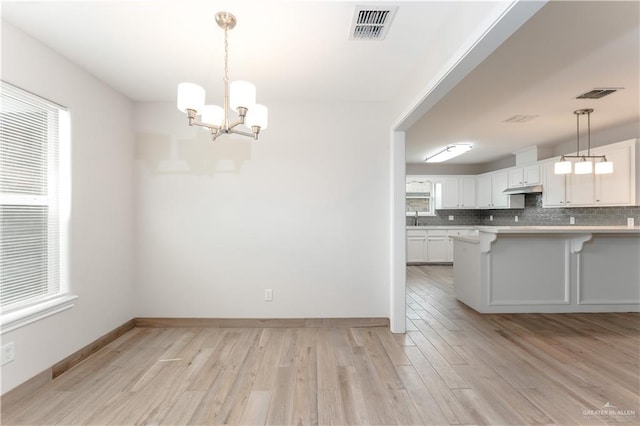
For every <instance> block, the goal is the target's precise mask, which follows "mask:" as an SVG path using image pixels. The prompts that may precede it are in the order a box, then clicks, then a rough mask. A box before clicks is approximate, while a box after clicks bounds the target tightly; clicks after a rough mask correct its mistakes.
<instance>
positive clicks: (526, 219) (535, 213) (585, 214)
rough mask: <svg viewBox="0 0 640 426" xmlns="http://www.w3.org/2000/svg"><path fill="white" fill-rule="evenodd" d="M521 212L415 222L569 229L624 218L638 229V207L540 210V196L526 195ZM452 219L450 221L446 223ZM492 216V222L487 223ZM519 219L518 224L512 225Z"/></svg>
mask: <svg viewBox="0 0 640 426" xmlns="http://www.w3.org/2000/svg"><path fill="white" fill-rule="evenodd" d="M524 200H525V202H524V209H508V210H502V209H500V210H436V216H423V217H419V218H418V225H420V226H447V225H489V226H504V225H510V226H518V225H521V226H525V225H529V226H531V225H551V226H553V225H556V226H559V225H569V224H570V218H571V217H573V218H574V219H575V224H576V225H626V224H627V218H629V217H632V218H634V221H635V224H636V225H640V207H638V206H634V207H573V208H543V207H542V194H526V195H525V199H524ZM449 216H453V220H449ZM490 216H493V220H490ZM515 216H518V222H516V221H515ZM414 220H415V219H414V218H413V217H407V225H408V226H412V225H414V224H415V223H414Z"/></svg>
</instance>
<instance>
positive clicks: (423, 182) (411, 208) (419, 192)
mask: <svg viewBox="0 0 640 426" xmlns="http://www.w3.org/2000/svg"><path fill="white" fill-rule="evenodd" d="M406 188H407V189H406V191H407V199H406V203H405V208H406V214H407V216H416V215H418V216H433V215H435V211H434V202H433V192H434V188H433V182H432V181H430V180H429V179H426V178H423V177H419V176H407V187H406Z"/></svg>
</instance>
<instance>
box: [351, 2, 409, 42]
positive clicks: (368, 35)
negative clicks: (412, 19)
mask: <svg viewBox="0 0 640 426" xmlns="http://www.w3.org/2000/svg"><path fill="white" fill-rule="evenodd" d="M397 9H398V7H397V6H390V7H371V6H356V7H355V10H354V14H353V22H352V23H351V32H350V35H349V40H384V38H385V37H386V35H387V32H388V31H389V26H390V25H391V21H392V20H393V16H394V15H395V14H396V10H397Z"/></svg>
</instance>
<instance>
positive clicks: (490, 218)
mask: <svg viewBox="0 0 640 426" xmlns="http://www.w3.org/2000/svg"><path fill="white" fill-rule="evenodd" d="M489 220H490V221H492V222H493V215H492V214H490V215H489Z"/></svg>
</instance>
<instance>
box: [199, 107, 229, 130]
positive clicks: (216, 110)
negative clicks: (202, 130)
mask: <svg viewBox="0 0 640 426" xmlns="http://www.w3.org/2000/svg"><path fill="white" fill-rule="evenodd" d="M201 116H202V121H204V122H205V123H207V124H213V125H214V126H221V125H222V120H223V119H224V110H223V109H222V108H220V107H219V106H218V105H205V106H204V108H203V109H202V113H201Z"/></svg>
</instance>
